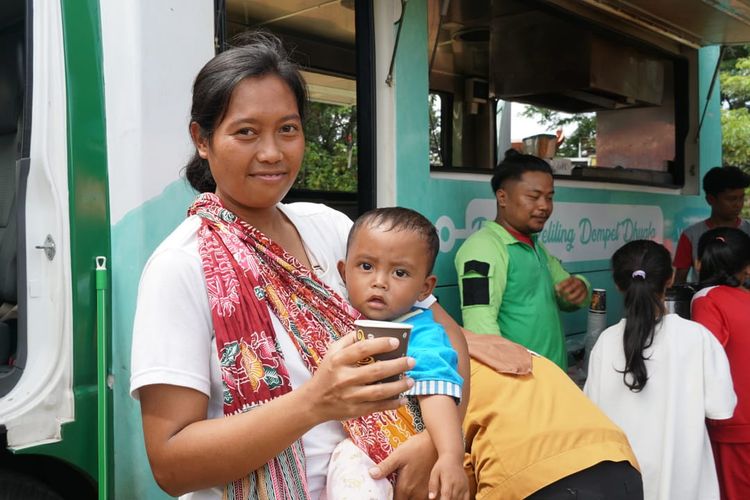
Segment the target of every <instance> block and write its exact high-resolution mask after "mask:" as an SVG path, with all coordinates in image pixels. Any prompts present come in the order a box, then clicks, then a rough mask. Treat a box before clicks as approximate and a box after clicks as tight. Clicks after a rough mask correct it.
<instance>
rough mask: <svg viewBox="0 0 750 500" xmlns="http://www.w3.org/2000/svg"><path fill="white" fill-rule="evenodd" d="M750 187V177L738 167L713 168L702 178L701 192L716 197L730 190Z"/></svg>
mask: <svg viewBox="0 0 750 500" xmlns="http://www.w3.org/2000/svg"><path fill="white" fill-rule="evenodd" d="M748 186H750V175H748V174H747V173H745V172H744V171H743V170H742V169H741V168H739V167H731V166H725V167H714V168H712V169H711V170H709V171H708V172H707V173H706V175H705V176H704V177H703V191H705V193H706V194H707V195H709V194H710V195H711V196H718V195H719V194H721V193H723V192H724V191H727V190H730V189H745V188H746V187H748Z"/></svg>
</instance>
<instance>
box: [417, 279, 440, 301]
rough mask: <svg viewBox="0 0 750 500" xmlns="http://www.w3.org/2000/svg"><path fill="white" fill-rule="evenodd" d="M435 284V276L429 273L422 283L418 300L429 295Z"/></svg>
mask: <svg viewBox="0 0 750 500" xmlns="http://www.w3.org/2000/svg"><path fill="white" fill-rule="evenodd" d="M436 284H437V276H435V275H434V274H430V275H429V276H427V277H426V278H425V279H424V283H423V284H422V291H421V292H420V293H419V297H418V299H419V300H424V299H426V298H427V297H429V296H430V294H431V293H432V291H433V290H434V289H435V285H436Z"/></svg>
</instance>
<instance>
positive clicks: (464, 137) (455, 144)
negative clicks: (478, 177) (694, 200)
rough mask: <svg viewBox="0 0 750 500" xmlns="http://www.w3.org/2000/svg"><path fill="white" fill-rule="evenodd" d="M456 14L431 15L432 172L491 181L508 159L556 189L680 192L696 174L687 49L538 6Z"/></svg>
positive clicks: (500, 3)
mask: <svg viewBox="0 0 750 500" xmlns="http://www.w3.org/2000/svg"><path fill="white" fill-rule="evenodd" d="M454 4H455V5H454ZM458 4H459V3H452V4H451V8H449V9H448V10H447V11H446V12H445V13H444V14H443V15H442V16H441V13H440V12H439V11H438V8H439V5H438V3H437V2H431V3H430V4H429V5H430V10H429V23H430V24H429V26H430V31H429V41H430V43H429V45H430V50H431V51H434V57H433V54H430V59H431V60H432V61H433V63H432V66H431V68H430V74H429V80H430V89H431V93H430V108H429V109H430V125H431V127H430V164H431V168H432V169H434V170H440V171H445V170H447V171H462V172H488V171H491V170H492V169H493V168H494V167H495V165H497V163H498V162H499V161H501V160H502V157H503V155H504V152H505V151H506V150H507V149H508V148H515V149H517V150H519V151H522V152H527V153H531V154H535V155H537V156H540V157H542V158H545V159H547V160H548V161H549V162H550V164H551V165H552V167H553V171H554V172H555V175H556V176H559V177H560V178H566V179H577V180H586V181H592V180H593V181H607V182H622V183H631V184H647V185H656V186H666V187H681V186H682V185H683V184H684V182H685V172H686V169H687V168H690V167H691V166H692V165H694V164H695V163H696V162H697V148H696V147H694V146H693V144H691V143H694V142H695V141H690V140H689V136H690V133H689V132H690V131H691V128H692V129H695V125H696V123H697V115H698V111H697V106H696V105H695V104H692V105H691V102H692V103H696V102H697V98H696V97H695V93H696V87H697V76H696V75H697V50H696V49H695V48H690V47H687V46H684V45H679V44H674V43H664V44H663V45H658V44H655V43H654V41H653V40H649V41H648V42H646V41H644V40H643V39H638V38H636V37H634V36H628V35H627V34H626V33H617V32H615V31H614V30H612V29H611V26H610V27H607V26H603V25H600V24H596V23H594V22H592V21H590V20H585V19H583V18H582V17H580V16H577V15H574V14H572V13H570V12H566V11H564V10H562V9H559V8H556V7H552V6H549V5H548V4H547V2H531V1H525V2H520V1H516V0H494V1H491V2H489V1H488V2H476V3H475V4H473V6H472V7H467V6H465V5H463V4H461V5H458ZM480 4H485V5H483V6H482V5H480ZM454 7H455V8H454ZM691 95H692V96H693V98H692V99H691V97H690V96H691ZM444 101H449V102H450V103H451V104H450V106H446V105H437V104H436V103H438V102H440V103H442V102H444ZM438 139H439V140H440V141H441V142H439V143H438ZM448 152H450V154H448Z"/></svg>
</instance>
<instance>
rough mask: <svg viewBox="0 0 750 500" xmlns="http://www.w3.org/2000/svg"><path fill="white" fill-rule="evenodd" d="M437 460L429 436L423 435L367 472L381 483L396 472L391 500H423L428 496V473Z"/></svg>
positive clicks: (403, 445) (401, 447)
mask: <svg viewBox="0 0 750 500" xmlns="http://www.w3.org/2000/svg"><path fill="white" fill-rule="evenodd" d="M436 460H437V451H436V450H435V446H434V445H433V444H432V439H431V438H430V435H429V433H428V432H427V431H424V432H420V433H419V434H416V435H414V436H412V437H410V438H409V439H408V440H407V441H406V442H405V443H404V444H402V445H400V446H399V447H398V448H396V449H395V450H393V452H392V453H391V454H390V455H388V457H387V458H386V459H385V460H383V461H382V462H380V463H379V464H378V465H377V466H376V467H373V468H372V469H370V476H372V477H373V478H374V479H381V478H385V477H387V476H388V475H389V474H391V473H392V472H395V471H398V480H397V481H396V488H395V489H394V491H393V500H412V499H414V500H417V499H418V500H424V499H425V498H427V495H428V485H429V480H430V471H431V470H432V467H433V465H435V461H436Z"/></svg>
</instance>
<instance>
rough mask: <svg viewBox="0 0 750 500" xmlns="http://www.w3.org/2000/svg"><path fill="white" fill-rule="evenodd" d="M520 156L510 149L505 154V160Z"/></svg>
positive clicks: (516, 151)
mask: <svg viewBox="0 0 750 500" xmlns="http://www.w3.org/2000/svg"><path fill="white" fill-rule="evenodd" d="M518 156H521V153H519V152H518V150H516V149H513V148H510V149H509V150H507V151H506V152H505V158H506V159H507V158H515V157H518Z"/></svg>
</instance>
